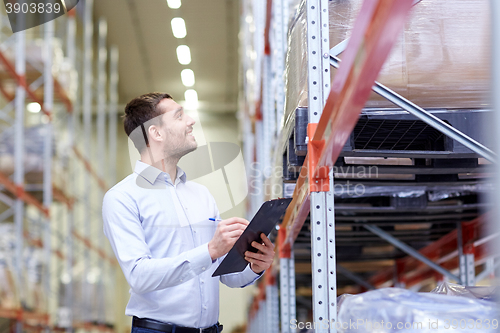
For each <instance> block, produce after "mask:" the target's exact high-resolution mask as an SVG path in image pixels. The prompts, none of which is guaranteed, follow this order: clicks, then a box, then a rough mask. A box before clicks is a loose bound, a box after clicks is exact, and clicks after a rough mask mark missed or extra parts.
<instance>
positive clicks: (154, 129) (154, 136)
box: [148, 125, 163, 141]
mask: <svg viewBox="0 0 500 333" xmlns="http://www.w3.org/2000/svg"><path fill="white" fill-rule="evenodd" d="M148 134H149V138H150V140H154V141H163V136H162V134H161V132H160V129H159V128H158V126H156V125H151V126H149V127H148Z"/></svg>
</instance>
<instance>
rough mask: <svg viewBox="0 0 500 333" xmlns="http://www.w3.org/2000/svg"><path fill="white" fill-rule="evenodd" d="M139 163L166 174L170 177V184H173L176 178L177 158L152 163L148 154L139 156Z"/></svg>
mask: <svg viewBox="0 0 500 333" xmlns="http://www.w3.org/2000/svg"><path fill="white" fill-rule="evenodd" d="M141 162H143V163H146V164H149V165H151V166H154V167H155V168H157V169H160V170H161V171H163V172H165V173H168V174H169V175H170V179H171V180H172V184H175V179H176V178H177V163H179V159H178V158H164V159H160V160H157V161H152V160H151V156H150V155H149V154H141Z"/></svg>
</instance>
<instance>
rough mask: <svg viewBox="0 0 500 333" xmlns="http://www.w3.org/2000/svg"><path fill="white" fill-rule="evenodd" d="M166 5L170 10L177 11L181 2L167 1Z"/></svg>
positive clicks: (178, 0) (176, 0) (179, 0)
mask: <svg viewBox="0 0 500 333" xmlns="http://www.w3.org/2000/svg"><path fill="white" fill-rule="evenodd" d="M167 4H168V6H169V7H170V8H172V9H177V8H179V7H180V6H181V0H167Z"/></svg>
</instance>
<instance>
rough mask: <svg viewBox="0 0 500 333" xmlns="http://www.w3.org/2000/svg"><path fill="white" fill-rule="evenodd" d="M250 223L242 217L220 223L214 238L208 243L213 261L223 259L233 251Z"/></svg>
mask: <svg viewBox="0 0 500 333" xmlns="http://www.w3.org/2000/svg"><path fill="white" fill-rule="evenodd" d="M248 223H249V222H248V221H247V220H245V219H244V218H241V217H231V218H229V219H227V220H222V221H220V222H219V224H218V225H217V229H216V230H215V235H214V237H213V238H212V240H211V241H210V242H208V252H209V253H210V257H212V260H215V259H217V258H220V257H222V256H223V255H225V254H226V253H228V252H229V250H231V248H232V247H233V245H234V243H236V241H237V240H238V238H239V237H240V236H241V234H242V233H243V231H244V230H245V229H246V227H247V225H248Z"/></svg>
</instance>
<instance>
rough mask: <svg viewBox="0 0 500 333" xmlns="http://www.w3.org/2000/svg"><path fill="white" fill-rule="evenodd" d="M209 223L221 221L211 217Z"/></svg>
mask: <svg viewBox="0 0 500 333" xmlns="http://www.w3.org/2000/svg"><path fill="white" fill-rule="evenodd" d="M209 220H210V221H214V222H220V221H222V219H214V218H213V217H211V218H209Z"/></svg>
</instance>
